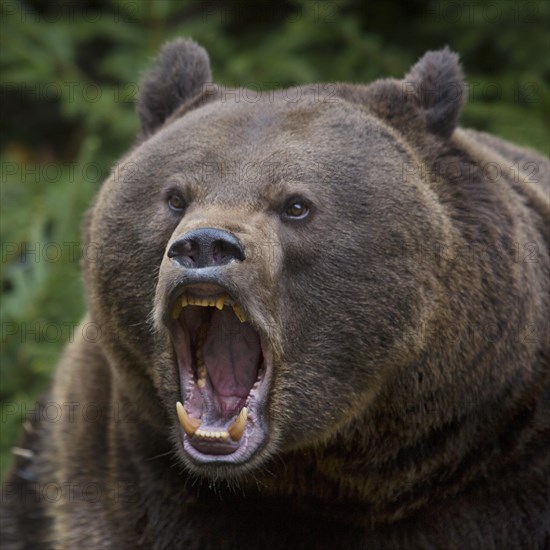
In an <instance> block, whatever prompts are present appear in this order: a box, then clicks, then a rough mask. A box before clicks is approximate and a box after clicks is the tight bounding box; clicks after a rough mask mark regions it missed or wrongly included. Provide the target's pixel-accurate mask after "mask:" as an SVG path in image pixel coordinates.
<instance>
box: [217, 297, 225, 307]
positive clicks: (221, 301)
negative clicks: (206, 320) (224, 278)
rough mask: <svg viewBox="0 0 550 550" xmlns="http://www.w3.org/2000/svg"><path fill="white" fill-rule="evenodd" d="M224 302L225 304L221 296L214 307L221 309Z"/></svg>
mask: <svg viewBox="0 0 550 550" xmlns="http://www.w3.org/2000/svg"><path fill="white" fill-rule="evenodd" d="M224 302H225V296H222V297H221V298H218V299H217V300H216V307H217V308H218V309H220V310H221V309H223V303H224Z"/></svg>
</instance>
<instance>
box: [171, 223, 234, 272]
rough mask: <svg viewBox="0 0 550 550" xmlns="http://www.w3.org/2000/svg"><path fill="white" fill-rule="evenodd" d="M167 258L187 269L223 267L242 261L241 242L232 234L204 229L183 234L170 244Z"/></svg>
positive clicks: (208, 228) (209, 228) (210, 228)
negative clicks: (233, 261) (235, 261)
mask: <svg viewBox="0 0 550 550" xmlns="http://www.w3.org/2000/svg"><path fill="white" fill-rule="evenodd" d="M168 257H169V258H172V259H173V260H174V261H176V262H178V263H179V264H180V265H181V266H183V267H187V268H189V269H198V268H201V267H214V266H220V265H225V264H227V263H229V262H231V261H232V260H240V261H243V260H244V250H243V247H242V244H241V241H239V239H238V238H237V237H235V235H233V234H232V233H229V232H228V231H222V230H221V229H214V228H212V227H204V228H201V229H194V230H193V231H189V232H188V233H185V235H183V236H181V237H179V238H178V239H177V240H176V241H174V242H173V243H172V245H171V246H170V248H169V249H168Z"/></svg>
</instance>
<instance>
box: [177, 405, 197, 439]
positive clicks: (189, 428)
mask: <svg viewBox="0 0 550 550" xmlns="http://www.w3.org/2000/svg"><path fill="white" fill-rule="evenodd" d="M176 412H177V413H178V420H179V421H180V424H181V427H182V428H183V431H184V432H185V433H186V434H187V435H188V436H189V437H191V436H192V435H194V434H195V433H196V432H197V430H198V429H199V426H200V425H201V421H200V420H199V419H198V418H193V417H192V416H189V414H187V411H186V410H185V408H184V406H183V405H182V404H181V403H180V402H179V401H178V402H177V403H176Z"/></svg>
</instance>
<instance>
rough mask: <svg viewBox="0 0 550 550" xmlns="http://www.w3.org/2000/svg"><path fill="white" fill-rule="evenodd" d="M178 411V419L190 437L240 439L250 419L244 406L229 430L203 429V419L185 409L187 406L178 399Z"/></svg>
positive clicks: (225, 439)
mask: <svg viewBox="0 0 550 550" xmlns="http://www.w3.org/2000/svg"><path fill="white" fill-rule="evenodd" d="M176 412H177V414H178V420H179V423H180V425H181V427H182V428H183V431H184V432H185V433H186V434H187V435H188V436H189V437H193V436H194V437H199V438H201V439H211V440H223V441H227V440H228V439H229V438H230V437H231V439H232V440H233V441H239V440H240V439H241V437H242V436H243V433H244V430H245V428H246V421H247V419H248V409H247V408H246V407H243V408H242V409H241V412H240V413H239V414H238V415H237V416H236V417H235V420H234V421H233V422H232V423H231V424H230V426H229V428H227V430H220V431H217V430H201V429H200V426H201V424H202V422H201V420H200V419H198V418H193V417H192V416H190V415H189V413H188V412H187V411H186V410H185V407H184V406H183V405H182V404H181V403H180V402H179V401H178V402H177V403H176Z"/></svg>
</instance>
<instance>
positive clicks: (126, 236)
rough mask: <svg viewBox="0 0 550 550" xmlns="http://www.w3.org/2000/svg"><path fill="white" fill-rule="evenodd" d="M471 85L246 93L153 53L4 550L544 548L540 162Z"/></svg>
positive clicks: (449, 82)
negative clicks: (494, 127) (465, 126)
mask: <svg viewBox="0 0 550 550" xmlns="http://www.w3.org/2000/svg"><path fill="white" fill-rule="evenodd" d="M465 90H466V88H465V84H464V81H463V76H462V72H461V68H460V64H459V61H458V57H457V55H456V54H454V53H452V52H450V51H449V50H448V49H444V50H441V51H437V52H428V53H427V54H426V55H425V56H424V57H423V58H422V59H421V60H420V61H419V62H418V63H417V64H416V65H415V66H414V67H413V68H412V69H411V71H410V72H409V74H408V75H407V76H406V77H405V78H404V80H402V81H399V80H394V79H387V80H380V81H376V82H374V83H372V84H370V85H366V86H362V85H350V84H326V85H313V86H304V87H296V88H292V89H288V90H280V91H276V92H266V93H263V94H261V95H260V96H259V97H258V94H257V93H256V92H255V93H254V94H252V93H248V92H247V91H246V90H227V89H224V88H223V87H221V86H217V85H215V84H213V83H211V75H210V68H209V61H208V56H207V54H206V52H205V51H204V50H203V49H202V48H201V47H200V46H198V45H197V44H195V43H194V42H192V41H185V40H176V41H174V42H171V43H169V44H168V45H166V47H165V48H164V49H163V51H162V52H161V54H160V56H159V58H158V60H157V63H156V65H155V66H154V68H153V69H152V70H151V71H150V72H149V73H148V74H147V75H146V76H145V78H144V80H143V82H142V86H141V88H140V95H139V101H138V105H137V109H138V114H139V118H140V121H141V133H140V136H139V139H138V142H137V143H136V145H135V146H134V147H133V149H132V150H131V151H130V152H129V153H128V154H127V155H126V156H125V157H124V158H123V159H122V160H121V161H120V163H119V164H118V165H117V166H115V167H114V169H113V171H112V174H111V175H110V177H109V178H108V179H107V181H106V182H105V183H104V185H103V187H102V189H101V191H100V192H99V195H98V197H97V200H96V201H95V204H94V206H93V207H92V208H91V210H90V211H89V214H88V215H87V217H86V221H85V239H86V246H88V247H92V246H93V248H94V250H97V251H99V253H98V254H96V255H95V256H94V257H90V255H89V254H87V255H85V256H86V257H85V261H84V264H83V270H84V279H85V286H86V298H87V307H88V314H87V315H86V317H85V318H84V320H83V321H82V323H81V325H80V330H79V331H78V334H79V336H78V338H76V340H75V341H74V342H73V343H71V344H70V345H69V346H68V348H67V350H66V352H65V354H64V356H63V358H62V360H61V362H60V365H59V367H58V369H57V371H56V375H55V379H54V382H53V385H52V387H51V391H50V392H49V394H48V395H47V396H45V397H44V399H43V400H42V402H41V405H40V407H41V409H40V410H39V411H38V412H37V414H36V415H35V420H34V422H33V423H32V424H31V425H27V428H26V434H25V436H24V439H23V441H22V443H21V445H20V447H21V448H22V449H23V452H21V449H19V456H18V457H17V459H16V463H15V467H14V469H13V471H12V474H11V476H10V477H9V478H8V479H7V480H6V482H5V483H4V487H3V504H4V507H3V535H2V536H3V542H4V545H5V546H4V548H93V549H96V548H114V549H117V550H119V549H135V548H145V549H159V550H160V549H173V548H182V549H201V550H202V549H216V550H219V549H262V548H269V549H291V548H295V549H306V548H307V549H314V548H326V549H334V548H343V549H349V548H364V549H384V550H387V549H409V548H418V549H420V548H421V549H428V548H437V549H445V550H449V549H464V548H468V549H499V550H500V549H507V548H526V549H534V548H543V547H544V545H545V544H546V543H547V541H548V533H549V525H550V506H549V460H550V458H549V457H550V452H549V444H550V437H549V419H550V410H549V408H550V407H549V401H550V399H549V397H550V393H549V387H550V386H549V382H548V378H549V370H550V369H549V366H550V351H549V349H550V346H549V339H548V311H549V279H550V278H549V275H550V260H549V248H548V244H549V241H550V236H549V223H548V222H549V219H550V216H549V214H550V201H549V198H548V193H549V187H548V177H549V164H548V160H547V159H545V158H544V157H542V156H541V155H539V154H537V153H535V152H533V151H529V150H526V149H522V148H519V147H516V146H514V145H511V144H509V143H506V142H504V141H501V140H499V139H497V138H495V137H491V136H490V135H486V134H482V133H477V132H474V131H469V130H461V129H459V128H457V127H456V126H457V121H458V118H459V115H460V111H461V107H462V103H463V99H464V96H465ZM52 404H55V406H56V407H59V408H60V409H61V410H62V412H63V414H62V415H55V421H51V417H52V415H51V414H46V412H47V410H48V407H51V406H52Z"/></svg>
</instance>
